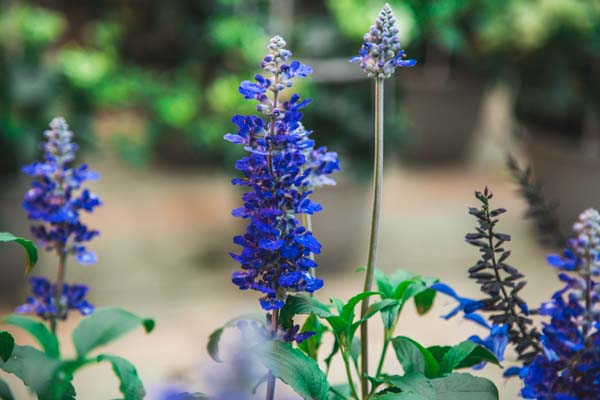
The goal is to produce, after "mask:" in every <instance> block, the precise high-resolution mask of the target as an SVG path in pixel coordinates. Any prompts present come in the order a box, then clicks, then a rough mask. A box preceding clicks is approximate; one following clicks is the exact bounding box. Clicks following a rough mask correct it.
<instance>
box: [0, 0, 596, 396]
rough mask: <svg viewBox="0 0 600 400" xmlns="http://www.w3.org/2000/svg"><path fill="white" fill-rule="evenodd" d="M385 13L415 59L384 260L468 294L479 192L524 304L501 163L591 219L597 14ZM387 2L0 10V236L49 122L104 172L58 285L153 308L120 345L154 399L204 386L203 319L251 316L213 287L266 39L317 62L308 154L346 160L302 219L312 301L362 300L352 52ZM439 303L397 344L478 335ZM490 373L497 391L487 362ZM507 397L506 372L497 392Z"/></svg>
mask: <svg viewBox="0 0 600 400" xmlns="http://www.w3.org/2000/svg"><path fill="white" fill-rule="evenodd" d="M390 4H391V6H392V8H393V9H394V11H395V14H396V16H397V19H398V24H399V28H400V36H401V41H402V44H403V46H404V47H405V49H406V51H407V53H408V55H409V56H410V57H411V58H415V59H416V60H417V61H418V64H417V66H416V67H415V68H412V69H403V70H398V71H397V73H396V75H395V76H394V77H393V78H392V79H389V80H388V81H387V82H386V89H385V92H386V93H385V96H386V100H385V101H386V133H385V135H386V136H385V140H386V161H387V162H388V166H387V167H386V176H385V185H384V200H383V207H384V210H383V213H384V218H383V221H382V243H381V253H380V260H381V261H380V263H381V265H380V267H381V268H382V269H384V270H386V271H392V270H393V269H394V268H398V267H402V268H405V269H410V270H413V271H415V272H420V273H423V274H428V275H433V276H439V277H441V278H442V279H444V280H445V281H446V282H448V283H450V284H452V285H453V286H454V287H456V288H457V289H458V290H459V291H460V292H461V293H462V294H464V295H468V296H477V287H476V286H475V285H474V284H472V283H471V282H469V281H468V280H467V279H466V268H468V267H469V266H470V265H471V263H472V262H474V261H475V259H476V257H477V255H476V254H474V252H473V251H472V249H471V248H470V247H468V246H467V245H465V244H463V243H462V238H463V235H464V233H465V232H467V231H469V230H471V226H472V224H473V221H471V219H470V218H469V216H468V215H466V212H465V208H466V206H467V205H472V204H473V201H472V192H473V190H476V189H482V187H483V186H485V185H490V187H491V188H492V189H493V190H494V191H495V193H496V198H497V199H498V200H497V204H496V205H497V206H504V207H507V208H508V209H509V211H510V212H509V214H508V215H507V217H506V219H505V222H504V223H503V231H507V232H509V233H512V234H514V243H513V245H512V246H513V247H512V248H513V258H514V262H515V264H517V266H518V267H519V268H520V269H521V270H523V271H524V272H526V273H527V274H528V275H529V277H530V290H528V292H527V294H526V296H527V298H528V299H529V300H530V301H531V302H532V304H536V303H538V302H539V301H541V300H542V299H544V298H546V297H547V296H548V295H549V294H550V293H551V292H550V289H549V288H551V287H553V286H555V285H556V282H555V279H554V278H553V276H552V275H551V274H549V273H548V270H547V267H546V266H545V265H544V254H545V252H547V251H548V249H544V248H541V247H540V246H539V244H538V243H537V241H536V233H535V230H533V228H532V224H531V223H530V221H525V220H524V219H523V213H524V212H525V210H526V204H525V203H524V202H523V200H522V199H521V198H519V196H518V195H517V194H516V193H515V186H514V184H513V183H512V182H511V179H510V176H509V173H508V171H507V170H506V167H505V161H504V159H505V155H506V153H507V152H511V153H513V154H515V155H516V156H517V157H518V158H519V159H520V160H521V161H522V162H527V163H530V164H532V166H533V169H534V172H535V175H536V178H537V179H539V180H540V181H542V182H543V183H544V190H545V193H546V194H547V196H548V198H549V199H551V200H552V201H555V202H557V203H559V204H560V208H559V216H560V222H561V226H562V227H563V229H564V230H567V229H568V226H569V225H570V224H571V222H572V221H573V220H574V218H575V215H576V214H577V213H578V212H580V211H581V210H582V209H584V208H586V207H590V206H595V207H600V186H599V185H598V182H599V181H600V120H599V119H598V116H599V111H600V2H598V1H596V0H503V1H498V0H436V1H433V0H431V1H427V0H403V1H400V0H392V1H390ZM382 5H383V1H375V0H322V1H316V0H304V1H299V0H270V1H269V0H245V1H242V0H178V1H158V0H144V1H142V0H96V1H74V0H40V1H35V2H34V1H16V0H12V1H10V0H0V230H10V231H13V232H15V233H17V234H21V235H24V236H28V235H29V234H28V225H29V223H28V221H27V220H26V217H25V213H24V212H23V211H22V210H21V209H20V202H21V200H22V196H23V193H24V192H25V190H27V187H28V185H29V184H30V182H29V181H28V179H27V178H26V177H24V176H22V174H21V173H20V172H19V171H20V166H21V165H23V164H25V163H29V162H31V161H33V160H35V159H38V158H39V157H40V153H41V152H40V149H39V143H40V141H41V140H42V132H43V130H44V129H45V128H46V126H47V124H48V122H49V121H50V119H51V118H52V117H53V116H55V115H62V116H64V117H65V118H66V119H67V121H69V123H70V124H71V126H72V128H73V130H74V131H75V133H76V140H77V141H78V142H79V143H80V144H81V146H82V152H81V153H80V155H81V157H82V159H84V160H85V161H86V162H89V163H90V164H91V167H92V168H93V169H95V170H98V171H99V172H100V173H101V174H102V179H101V180H100V181H99V182H98V183H95V184H94V186H93V189H94V190H95V191H96V192H97V193H98V194H99V196H100V197H101V198H102V199H103V200H104V202H105V205H104V206H103V207H101V208H100V209H99V210H98V212H97V213H94V215H92V216H90V218H89V223H90V225H91V226H93V227H95V228H96V227H97V228H99V229H100V230H101V232H102V236H101V237H99V238H98V239H97V240H95V241H94V242H93V243H92V244H91V248H93V249H94V250H95V251H97V253H98V255H99V258H100V262H99V263H98V265H97V266H94V267H92V268H83V267H79V266H75V265H73V266H72V267H71V266H70V267H69V280H72V281H81V282H85V283H88V284H90V286H92V290H91V300H92V302H94V303H96V304H97V305H99V306H108V305H121V306H124V307H126V308H128V309H131V310H133V311H136V312H138V313H140V314H147V315H149V316H154V317H156V319H157V320H158V328H157V330H156V332H155V333H153V334H152V335H151V336H150V337H147V338H146V337H144V338H139V337H136V338H133V339H131V340H125V341H123V343H122V344H121V345H120V346H121V348H120V349H119V350H115V351H116V352H119V353H122V354H123V355H124V356H126V357H127V358H129V359H131V360H133V361H135V362H136V364H137V365H138V366H139V371H140V375H141V376H142V378H143V379H144V381H145V382H146V383H147V386H148V387H149V389H150V392H151V393H152V390H154V389H156V388H157V387H159V386H160V385H161V384H162V383H164V382H165V381H166V380H169V379H175V380H181V379H183V380H186V379H187V380H188V381H189V382H190V383H191V384H192V385H193V384H197V383H198V381H199V377H201V376H203V373H202V372H199V371H198V369H200V370H201V371H204V370H206V369H211V368H212V366H213V364H211V363H210V362H209V361H207V357H206V355H205V351H204V346H205V344H206V337H207V336H208V334H209V333H210V331H211V330H212V328H214V327H216V326H218V325H219V324H221V323H223V322H224V321H226V320H227V319H229V318H230V317H232V316H234V315H236V314H239V313H240V311H255V310H256V303H255V302H254V299H255V298H254V297H253V296H252V295H250V294H248V293H241V292H239V291H238V290H236V289H235V288H234V287H233V286H232V285H231V284H230V283H229V278H228V276H229V274H230V272H231V271H233V270H234V268H235V264H234V262H233V261H231V260H230V259H229V258H228V256H227V252H228V251H231V250H234V249H235V248H234V246H232V245H231V244H230V243H231V237H232V236H233V235H235V234H237V233H238V232H239V231H240V230H241V229H243V225H242V224H241V223H240V222H239V221H236V220H234V219H233V218H232V217H231V216H230V210H231V209H232V208H234V207H236V206H237V205H238V203H239V195H240V193H239V192H237V191H236V190H235V189H234V188H232V187H231V186H230V185H229V179H230V178H231V177H232V176H233V175H234V174H235V171H234V170H233V168H232V166H233V162H234V160H235V159H236V158H237V157H239V156H240V153H239V152H238V151H239V149H238V148H237V146H232V145H230V144H228V143H227V142H225V141H224V140H223V139H222V138H223V135H224V134H226V133H227V132H229V131H231V129H233V124H232V123H230V118H231V116H232V115H233V114H237V113H241V114H244V113H251V112H253V108H254V105H253V104H252V102H248V101H245V100H244V99H243V97H242V96H241V95H239V94H238V92H237V86H238V84H239V82H240V81H242V80H245V79H250V78H251V77H252V76H253V75H254V74H255V73H256V72H258V62H259V61H260V60H261V58H262V56H263V55H264V53H265V46H266V44H267V41H268V38H269V36H270V35H272V34H280V35H282V36H283V37H284V38H285V39H286V41H287V42H288V48H289V49H290V50H291V51H292V52H293V53H294V56H295V57H297V58H299V59H301V60H302V61H303V62H305V63H307V64H309V65H311V66H312V67H313V69H314V75H313V76H312V77H311V78H310V79H306V80H305V81H304V82H302V83H301V84H298V85H297V86H296V88H297V90H298V91H299V92H300V94H301V95H302V96H303V97H311V98H313V99H314V103H313V104H312V105H311V106H310V107H308V108H307V109H306V112H305V125H306V126H307V128H309V129H311V130H314V132H315V133H314V138H315V139H316V140H317V143H318V144H325V145H327V146H329V148H330V149H331V150H334V151H337V152H338V153H339V154H340V159H341V165H342V169H343V172H342V173H341V174H340V175H339V176H338V185H337V186H336V187H334V188H324V189H322V190H319V191H318V192H317V193H316V194H315V195H316V198H317V200H318V201H319V202H321V203H322V204H323V205H324V212H323V213H321V214H320V215H319V216H318V217H316V218H315V220H314V230H315V234H316V236H317V237H318V238H319V240H320V241H321V242H322V243H323V249H324V251H323V254H322V255H320V256H319V257H318V261H319V264H320V267H319V269H320V271H319V274H322V275H323V276H324V277H325V281H326V286H325V288H324V289H323V291H322V294H320V296H323V298H328V297H345V296H349V295H350V294H351V293H353V292H356V291H357V290H359V288H360V277H359V276H357V275H356V274H355V273H354V271H355V269H356V267H358V266H360V265H362V264H363V263H364V262H365V258H366V250H367V246H366V240H367V238H368V220H369V207H370V202H371V200H370V190H371V189H370V176H371V173H372V169H371V163H372V135H373V134H372V108H371V107H372V106H371V96H372V85H371V82H369V80H367V79H366V78H365V77H364V75H363V74H362V72H361V71H360V68H359V67H358V66H357V65H354V64H350V63H349V62H348V60H349V58H350V57H351V56H353V55H354V54H355V53H356V52H357V51H358V49H359V47H360V45H361V41H362V35H363V33H364V32H366V31H367V30H368V28H369V26H370V25H371V24H372V23H373V21H374V19H375V17H376V15H377V13H378V11H379V9H380V8H381V7H382ZM0 250H1V251H2V253H1V255H0V259H1V260H2V269H1V270H0V293H1V296H0V312H2V313H7V312H10V310H11V309H13V308H14V307H15V306H16V305H18V304H19V303H20V302H21V301H22V299H23V298H24V297H23V296H24V291H25V280H24V279H23V275H22V271H21V270H20V268H19V266H20V263H21V261H22V254H21V253H20V251H19V249H17V248H12V247H3V248H2V249H0ZM53 263H54V260H53V259H52V258H51V257H47V256H44V257H42V259H41V262H40V265H39V273H43V274H48V275H50V276H52V275H53V274H54V265H53ZM207 304H210V307H208V306H207ZM444 306H445V304H444V302H443V301H442V302H440V304H439V305H438V306H437V308H435V309H434V310H433V311H432V314H433V315H432V316H430V317H429V318H426V319H420V320H419V321H418V322H417V321H416V319H417V317H416V315H413V316H411V315H408V316H407V320H406V321H404V322H403V324H402V327H401V329H404V333H403V334H408V335H414V336H418V337H420V338H423V340H422V341H423V342H424V343H426V344H432V343H433V342H435V341H439V335H437V334H436V332H440V330H441V329H443V330H444V333H445V335H446V336H447V339H448V340H449V341H455V342H458V341H459V340H463V339H464V338H465V337H467V336H469V335H470V334H471V333H472V326H470V325H469V326H465V325H461V324H460V322H459V321H454V322H451V323H448V322H444V321H440V320H439V319H438V318H436V315H439V314H440V313H441V311H442V310H443V307H444ZM72 322H73V323H74V322H75V321H72ZM17 334H18V333H17ZM63 334H64V335H65V336H67V335H68V330H67V329H66V328H65V331H64V332H63ZM19 339H22V338H21V337H19ZM448 343H450V342H448ZM374 345H375V346H377V343H375V344H374ZM148 349H153V351H148ZM509 359H510V357H509ZM198 363H200V364H201V366H200V367H199V368H198ZM484 374H488V376H490V377H492V378H493V379H495V381H496V382H497V383H498V384H499V385H501V388H502V387H504V386H503V385H504V380H503V379H502V378H501V372H500V371H496V370H490V369H487V370H486V371H484ZM334 376H335V372H334ZM77 379H81V382H82V384H80V385H78V387H79V386H81V387H82V388H83V389H82V391H80V396H81V398H85V399H86V400H94V399H98V400H104V399H106V398H109V397H110V396H108V395H106V394H105V391H106V387H108V386H110V387H112V386H113V385H112V383H110V384H109V383H107V382H112V380H111V379H112V378H111V375H110V371H109V370H108V369H107V370H106V371H104V372H103V373H101V374H98V373H97V372H90V373H87V375H86V373H83V374H82V377H81V378H77ZM76 384H77V382H76ZM511 385H512V386H511ZM201 388H202V387H200V389H201ZM501 390H504V389H501ZM19 393H20V392H19ZM23 393H25V392H24V391H23ZM516 393H517V387H516V383H515V382H513V383H511V384H509V387H508V388H506V389H505V390H504V394H505V396H503V397H502V398H503V399H509V400H510V399H516V398H517V396H516ZM22 396H25V397H22V398H24V399H25V398H27V397H26V394H22ZM114 396H117V394H116V390H115V393H114ZM20 398H21V397H20ZM150 398H152V397H150Z"/></svg>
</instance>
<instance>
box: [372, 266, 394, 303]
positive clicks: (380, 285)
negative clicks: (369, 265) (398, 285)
mask: <svg viewBox="0 0 600 400" xmlns="http://www.w3.org/2000/svg"><path fill="white" fill-rule="evenodd" d="M375 283H377V290H379V291H380V292H381V297H382V298H384V299H385V298H390V297H392V293H393V291H394V287H393V285H392V283H391V282H390V280H389V278H388V277H387V275H386V274H384V273H383V272H382V271H381V270H379V269H375Z"/></svg>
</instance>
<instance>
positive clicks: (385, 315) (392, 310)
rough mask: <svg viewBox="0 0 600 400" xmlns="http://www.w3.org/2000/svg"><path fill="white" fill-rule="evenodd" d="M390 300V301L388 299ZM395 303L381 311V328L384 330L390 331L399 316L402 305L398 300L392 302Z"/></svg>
mask: <svg viewBox="0 0 600 400" xmlns="http://www.w3.org/2000/svg"><path fill="white" fill-rule="evenodd" d="M388 300H391V299H388ZM392 301H394V302H395V304H394V305H391V306H389V307H386V308H384V309H382V310H381V320H382V321H383V326H385V328H386V329H392V328H393V327H394V324H395V323H396V320H397V319H398V317H399V315H400V311H401V310H402V303H401V302H399V301H398V300H392Z"/></svg>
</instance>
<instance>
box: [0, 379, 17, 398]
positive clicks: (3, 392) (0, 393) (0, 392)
mask: <svg viewBox="0 0 600 400" xmlns="http://www.w3.org/2000/svg"><path fill="white" fill-rule="evenodd" d="M0 400H15V398H14V397H13V395H12V392H11V391H10V388H9V387H8V384H7V383H6V382H4V380H2V379H0Z"/></svg>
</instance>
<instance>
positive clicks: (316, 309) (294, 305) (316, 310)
mask: <svg viewBox="0 0 600 400" xmlns="http://www.w3.org/2000/svg"><path fill="white" fill-rule="evenodd" d="M301 314H315V315H316V316H318V317H320V318H328V317H331V316H333V314H332V313H331V311H329V307H328V306H326V305H325V304H323V303H321V302H320V301H319V300H317V299H315V298H314V297H311V296H308V295H305V294H297V295H294V296H288V298H287V299H286V302H285V305H284V306H283V307H282V308H281V311H280V313H279V317H280V321H281V323H282V324H283V326H284V327H289V325H290V324H291V322H292V319H293V318H294V315H301Z"/></svg>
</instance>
